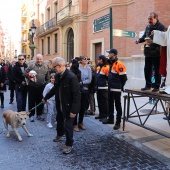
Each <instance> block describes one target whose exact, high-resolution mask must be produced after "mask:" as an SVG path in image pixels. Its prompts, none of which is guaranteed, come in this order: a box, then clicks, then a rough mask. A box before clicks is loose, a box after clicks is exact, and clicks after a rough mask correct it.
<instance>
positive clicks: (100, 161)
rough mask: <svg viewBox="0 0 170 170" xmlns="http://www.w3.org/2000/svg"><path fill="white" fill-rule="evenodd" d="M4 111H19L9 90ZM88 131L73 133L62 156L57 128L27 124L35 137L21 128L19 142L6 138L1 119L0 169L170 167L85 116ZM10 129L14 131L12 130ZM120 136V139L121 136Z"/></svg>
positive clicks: (38, 122) (118, 132)
mask: <svg viewBox="0 0 170 170" xmlns="http://www.w3.org/2000/svg"><path fill="white" fill-rule="evenodd" d="M5 94H6V95H5V108H4V109H1V110H0V113H1V115H2V113H3V111H4V110H7V109H12V110H16V103H14V104H12V105H9V104H8V103H9V91H8V92H6V93H5ZM84 124H85V125H86V127H87V130H85V131H80V132H77V133H74V140H75V142H74V149H73V152H72V153H71V154H69V155H63V153H62V147H63V145H64V141H65V139H64V138H63V139H62V140H61V141H60V142H58V143H54V142H53V141H52V139H53V137H54V136H55V135H56V131H55V127H54V128H53V129H49V128H47V127H46V123H45V122H42V121H38V120H36V121H35V122H34V123H31V122H30V121H29V120H28V122H27V129H28V130H29V131H30V133H32V134H33V137H27V135H26V134H25V132H24V131H23V130H22V129H21V128H20V129H19V133H20V134H21V136H22V138H23V141H22V142H19V141H18V140H17V137H16V135H15V134H14V132H11V136H10V138H6V131H5V128H4V127H3V123H2V118H1V121H0V152H1V154H0V169H1V170H21V169H22V170H62V169H63V170H71V169H72V170H76V169H77V170H83V169H87V170H94V169H95V170H108V169H110V170H113V169H115V170H116V169H118V170H124V169H127V170H135V169H136V170H137V169H148V170H149V169H150V170H154V169H155V170H157V169H160V170H166V169H168V166H167V165H166V164H164V162H163V161H160V160H159V158H158V159H155V158H153V157H152V156H150V155H148V154H146V153H145V152H144V151H142V150H143V149H142V148H138V147H135V146H133V145H131V144H129V143H128V142H127V141H125V140H123V139H121V138H120V136H121V135H122V132H120V131H114V130H113V129H112V128H111V127H110V126H107V125H103V124H102V123H101V122H99V121H97V120H95V119H94V117H85V122H84ZM10 130H11V128H10ZM118 136H119V137H118Z"/></svg>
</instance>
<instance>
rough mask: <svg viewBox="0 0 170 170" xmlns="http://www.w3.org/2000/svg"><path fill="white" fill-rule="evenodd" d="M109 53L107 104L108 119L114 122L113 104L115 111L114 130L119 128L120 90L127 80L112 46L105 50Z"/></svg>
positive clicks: (123, 67)
mask: <svg viewBox="0 0 170 170" xmlns="http://www.w3.org/2000/svg"><path fill="white" fill-rule="evenodd" d="M107 52H108V53H109V61H110V70H109V75H108V87H109V92H108V94H109V95H108V104H109V109H108V110H109V111H108V113H109V117H108V121H110V122H114V104H115V107H116V111H117V116H116V124H115V126H114V127H113V128H114V129H115V130H117V129H119V128H120V123H121V116H122V106H121V91H123V88H124V85H125V83H126V81H127V76H126V67H125V65H124V64H123V63H122V62H121V61H120V60H118V58H117V54H118V51H117V50H116V49H114V48H112V49H110V50H109V51H107Z"/></svg>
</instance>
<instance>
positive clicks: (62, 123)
mask: <svg viewBox="0 0 170 170" xmlns="http://www.w3.org/2000/svg"><path fill="white" fill-rule="evenodd" d="M73 122H74V118H67V119H66V118H65V116H64V115H63V113H62V112H57V129H56V130H57V135H58V136H63V135H64V133H65V135H66V142H65V144H66V145H67V146H72V145H73V142H74V140H73Z"/></svg>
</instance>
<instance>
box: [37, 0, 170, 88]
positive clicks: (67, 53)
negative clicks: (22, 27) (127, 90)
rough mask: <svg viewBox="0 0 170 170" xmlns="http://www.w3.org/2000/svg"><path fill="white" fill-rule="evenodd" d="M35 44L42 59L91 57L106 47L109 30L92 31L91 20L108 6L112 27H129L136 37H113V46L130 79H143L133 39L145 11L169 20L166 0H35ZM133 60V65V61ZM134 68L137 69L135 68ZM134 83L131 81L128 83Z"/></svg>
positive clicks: (138, 47)
mask: <svg viewBox="0 0 170 170" xmlns="http://www.w3.org/2000/svg"><path fill="white" fill-rule="evenodd" d="M37 2H38V3H37V7H35V9H36V14H35V16H37V18H35V20H36V24H37V25H36V26H37V27H38V28H37V33H36V39H35V40H36V44H37V46H38V49H37V50H36V52H37V53H43V55H44V56H45V58H46V59H51V58H54V57H55V56H61V57H63V58H65V59H66V60H67V61H70V60H71V59H72V58H74V57H76V56H80V55H86V56H88V57H90V58H91V59H92V60H95V59H96V57H97V56H98V55H99V54H106V53H105V51H106V50H108V49H109V48H110V29H109V28H105V29H103V30H101V31H98V32H94V28H93V22H94V20H96V19H98V18H100V17H102V16H104V15H106V14H108V13H109V9H110V8H112V15H113V19H112V21H113V28H114V29H120V30H129V31H133V32H135V33H136V34H137V36H136V38H127V37H118V36H113V37H112V38H113V46H114V47H115V48H117V49H118V51H119V54H118V56H119V57H121V58H122V59H123V60H124V62H125V64H126V65H127V67H129V68H130V69H127V70H128V75H129V77H130V79H133V78H136V77H139V78H143V58H144V57H143V51H142V50H141V45H142V44H139V45H136V44H135V43H134V41H135V40H136V39H137V38H138V37H139V34H140V33H142V31H144V30H145V27H146V25H147V23H148V20H147V18H148V14H149V13H150V12H152V11H154V12H157V13H158V15H159V19H160V22H162V23H163V24H164V25H165V26H168V25H169V23H170V10H169V9H170V3H169V1H168V0H162V1H160V0H152V1H148V0H142V1H141V0H39V1H38V0H37ZM134 63H135V64H134ZM136 70H137V71H136ZM130 86H131V87H133V86H135V85H134V84H133V85H132V84H131V85H130Z"/></svg>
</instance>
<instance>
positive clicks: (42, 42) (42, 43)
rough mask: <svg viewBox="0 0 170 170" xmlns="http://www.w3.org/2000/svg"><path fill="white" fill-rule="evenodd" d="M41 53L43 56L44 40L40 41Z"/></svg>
mask: <svg viewBox="0 0 170 170" xmlns="http://www.w3.org/2000/svg"><path fill="white" fill-rule="evenodd" d="M41 50H42V51H41V53H42V55H44V39H42V40H41Z"/></svg>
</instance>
